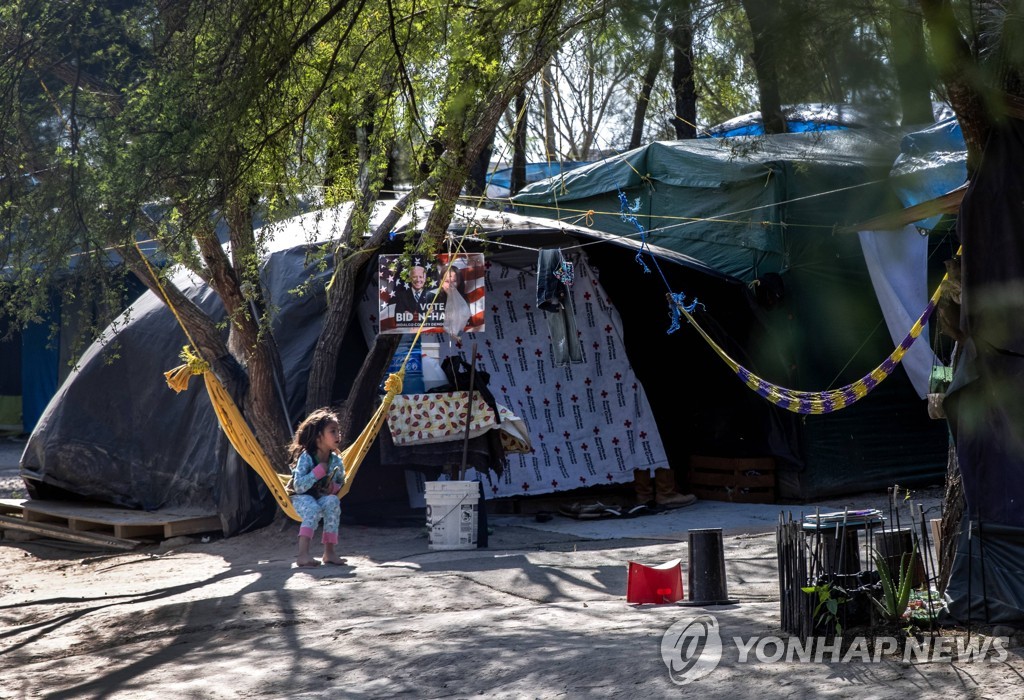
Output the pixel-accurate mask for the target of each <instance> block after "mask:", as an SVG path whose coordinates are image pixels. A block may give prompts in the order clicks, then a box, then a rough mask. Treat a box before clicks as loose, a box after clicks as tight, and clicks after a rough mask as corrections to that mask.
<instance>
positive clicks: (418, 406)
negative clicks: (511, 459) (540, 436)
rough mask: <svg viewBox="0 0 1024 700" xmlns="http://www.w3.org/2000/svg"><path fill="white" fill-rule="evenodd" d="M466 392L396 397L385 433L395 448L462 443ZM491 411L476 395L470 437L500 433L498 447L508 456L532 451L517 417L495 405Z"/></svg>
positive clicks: (523, 427)
mask: <svg viewBox="0 0 1024 700" xmlns="http://www.w3.org/2000/svg"><path fill="white" fill-rule="evenodd" d="M468 404H469V392H466V391H451V392H443V393H433V394H399V395H398V396H396V397H395V400H394V401H393V402H392V403H391V410H390V411H388V429H389V430H390V431H391V439H392V441H393V442H394V443H395V445H396V446H400V447H401V446H405V445H413V444H426V443H434V442H448V441H451V440H462V439H464V438H465V436H466V409H467V406H468ZM497 406H498V415H499V416H500V417H501V421H500V422H499V421H498V420H496V417H495V413H494V409H492V408H491V407H490V406H488V405H487V403H486V402H485V401H484V400H483V399H481V398H480V397H479V395H475V396H474V397H473V409H472V415H471V417H470V422H469V436H470V437H478V436H480V435H483V434H484V433H486V432H487V431H488V430H495V429H497V430H499V431H500V432H501V443H502V446H503V447H504V448H505V452H508V453H529V452H531V451H532V450H533V448H532V446H531V444H530V434H529V431H528V430H527V428H526V425H525V424H524V423H523V421H522V419H520V418H519V416H517V415H515V414H514V413H512V411H510V410H509V409H508V408H506V407H505V406H502V405H501V404H497Z"/></svg>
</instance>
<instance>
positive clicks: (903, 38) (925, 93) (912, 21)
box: [891, 0, 935, 125]
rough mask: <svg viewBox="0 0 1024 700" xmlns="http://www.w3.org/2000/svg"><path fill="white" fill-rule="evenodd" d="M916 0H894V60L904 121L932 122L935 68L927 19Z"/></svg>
mask: <svg viewBox="0 0 1024 700" xmlns="http://www.w3.org/2000/svg"><path fill="white" fill-rule="evenodd" d="M917 9H918V8H917V7H912V0H892V8H891V24H892V64H893V69H894V70H895V72H896V82H897V83H898V84H899V90H900V107H901V109H902V112H903V119H902V123H903V124H904V125H907V124H931V123H932V122H933V121H934V120H935V115H934V114H933V113H932V95H931V71H929V70H928V69H927V68H926V66H927V65H928V57H927V55H926V53H925V45H924V22H923V20H922V18H921V14H920V13H919V12H918V11H917Z"/></svg>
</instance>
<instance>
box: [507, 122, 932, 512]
mask: <svg viewBox="0 0 1024 700" xmlns="http://www.w3.org/2000/svg"><path fill="white" fill-rule="evenodd" d="M898 153H899V141H898V137H897V136H896V135H890V134H886V133H881V132H876V131H873V130H853V129H851V130H846V131H833V132H825V133H805V134H783V135H777V136H767V137H765V136H759V137H740V138H730V139H699V140H691V141H673V142H656V143H652V144H650V145H648V146H644V147H642V148H639V149H636V150H633V151H630V152H628V153H625V154H623V155H621V156H617V157H613V158H609V159H606V160H604V161H601V162H598V163H594V164H591V165H588V166H585V167H582V168H579V169H576V170H573V171H572V172H568V173H564V174H562V175H560V176H558V177H555V178H551V179H548V180H544V181H541V182H538V183H534V184H533V185H531V186H529V187H527V188H526V189H524V190H523V191H522V192H520V193H519V194H518V195H517V196H516V197H514V198H513V203H514V204H515V206H516V211H517V212H518V213H522V214H527V215H541V216H547V217H550V218H557V219H560V220H562V221H572V222H574V223H578V224H586V225H588V226H591V227H592V228H595V229H598V230H600V231H604V232H607V233H611V234H615V235H620V236H629V237H631V238H633V239H634V240H638V239H639V238H640V231H639V228H638V226H639V227H642V228H643V229H644V236H645V238H646V241H647V242H648V243H650V244H651V245H654V246H657V247H659V248H664V249H667V250H671V251H675V252H678V253H682V254H684V255H687V256H690V257H692V258H695V259H697V260H699V261H701V262H703V263H705V264H707V265H709V266H710V267H712V268H714V269H716V270H718V271H719V272H721V273H724V274H725V275H727V276H729V277H731V278H733V279H734V280H735V281H737V282H742V283H744V284H737V285H734V286H733V287H731V288H732V289H734V290H735V289H737V288H738V289H739V290H741V291H740V292H739V293H737V292H735V291H734V292H731V293H730V294H731V296H727V297H723V296H720V295H717V293H716V292H715V291H714V290H715V289H716V288H717V287H718V286H720V285H718V283H712V282H711V280H710V278H709V277H708V276H702V275H699V274H694V275H691V276H689V277H688V278H687V279H685V280H681V281H680V284H682V285H684V286H682V287H677V288H674V289H672V290H671V291H674V292H684V293H686V294H687V297H688V298H689V299H693V298H697V299H699V300H700V301H701V302H703V303H704V304H705V311H704V312H703V313H704V316H705V318H706V319H707V321H708V323H709V324H711V326H712V327H713V328H715V327H717V328H716V333H717V337H718V339H719V340H720V342H721V343H723V344H724V345H725V347H726V348H727V349H728V350H729V351H730V353H733V356H734V357H735V359H737V360H738V361H740V362H741V364H744V365H745V366H747V367H748V368H750V369H752V370H753V371H755V372H757V373H758V374H761V375H762V376H764V377H765V378H766V379H768V380H770V381H772V382H774V383H777V384H780V385H783V386H787V387H789V388H794V389H803V390H810V391H817V390H824V389H833V388H837V387H840V386H843V385H845V384H848V383H850V382H852V381H854V380H856V379H859V378H861V377H862V376H863V375H864V374H866V373H867V372H868V371H870V370H871V369H872V368H874V367H875V366H876V365H878V364H879V363H880V362H881V361H882V360H883V359H884V358H885V357H886V355H888V354H889V352H891V351H892V348H893V342H892V340H891V339H890V338H889V335H888V332H887V330H886V327H885V323H884V322H883V319H882V313H881V310H880V307H879V304H878V301H877V299H876V297H875V293H874V290H873V287H872V285H871V281H870V278H869V275H868V271H867V266H866V264H865V262H864V257H863V254H862V252H861V248H860V242H859V240H858V238H857V234H856V233H855V232H849V231H845V230H844V229H843V227H844V226H847V225H850V224H853V223H855V222H857V221H863V220H865V219H868V218H870V217H872V216H875V215H878V214H880V213H882V212H886V211H892V210H894V209H898V208H899V207H900V204H899V202H898V200H897V199H896V197H895V195H894V194H893V191H892V189H891V187H890V184H889V181H888V173H889V170H890V168H891V167H892V164H893V161H894V160H895V158H896V156H897V154H898ZM623 198H624V199H625V200H626V202H627V203H628V208H627V209H625V210H624V209H623V206H622V199H623ZM624 213H625V214H626V215H625V216H624V215H623V214H624ZM631 217H635V219H634V218H631ZM626 262H627V261H626V259H622V262H621V263H620V262H618V260H617V261H616V262H615V263H614V268H613V269H612V270H609V269H608V267H607V266H606V267H605V268H603V272H604V275H603V277H602V281H603V282H604V283H605V284H606V285H609V287H610V288H612V287H614V286H615V284H614V282H609V280H608V277H609V275H613V276H615V275H618V276H628V277H630V278H633V277H635V276H636V273H635V271H633V270H628V271H627V270H626V269H625V267H623V266H624V265H625V264H626ZM636 267H639V266H636ZM644 277H648V278H649V277H654V278H657V277H658V275H657V273H656V272H655V273H654V274H652V275H641V276H640V277H638V278H636V282H637V284H640V283H641V281H642V278H644ZM936 281H937V280H936ZM649 282H650V280H648V283H649ZM655 282H656V283H655V284H649V286H651V292H652V294H651V296H649V297H648V300H647V301H646V302H645V303H644V304H643V305H637V304H636V303H633V304H632V306H631V308H634V309H636V311H634V312H632V313H633V317H634V323H635V324H636V331H635V333H641V332H647V333H650V334H651V335H650V342H649V343H647V347H649V348H656V349H655V350H653V351H652V352H656V353H658V354H659V356H658V357H649V358H637V357H634V358H632V360H633V364H634V366H637V367H639V366H643V365H644V364H645V363H646V364H648V365H650V364H652V361H653V363H654V364H656V365H660V368H661V369H660V371H661V372H662V374H663V375H664V376H665V377H667V378H668V379H663V380H662V382H661V385H662V386H663V387H664V396H663V397H662V399H661V405H660V406H659V405H658V400H657V397H654V398H652V404H653V405H654V410H655V411H656V412H659V411H660V413H661V414H662V415H660V416H659V426H661V432H662V437H663V439H664V440H665V441H666V443H667V444H666V447H667V449H668V450H669V452H670V457H671V458H673V459H674V460H675V461H676V462H677V463H678V462H680V461H687V460H689V458H690V457H691V456H693V455H695V454H711V455H713V456H724V457H752V456H766V455H771V456H775V457H776V459H777V461H778V469H779V472H778V493H779V495H780V496H781V497H782V498H784V499H794V500H804V499H810V498H818V497H821V496H826V495H830V494H839V493H850V492H853V491H857V490H866V489H872V488H884V487H886V486H890V485H893V484H896V483H898V484H901V485H913V484H923V483H934V482H937V481H940V480H941V477H942V474H943V473H944V469H945V461H946V449H947V434H946V428H945V425H944V423H943V422H942V421H934V420H930V419H929V418H928V416H927V409H926V404H925V402H924V401H923V400H921V398H920V397H919V396H918V395H917V393H916V392H915V391H914V389H913V388H912V387H911V385H910V382H909V380H908V379H907V378H906V376H905V374H904V373H903V372H902V370H901V371H897V372H896V373H895V374H894V375H893V376H892V377H891V378H890V379H888V380H887V381H885V382H883V383H882V384H880V385H879V387H878V388H877V389H875V390H874V391H873V392H872V393H871V394H870V395H869V396H868V397H867V398H866V399H863V400H861V401H860V402H858V403H857V404H855V405H853V406H852V407H849V408H846V409H843V410H841V411H838V412H835V413H831V414H827V415H811V416H795V415H794V414H788V412H786V411H782V410H781V409H778V408H775V407H774V406H772V405H771V404H768V403H767V402H766V401H764V400H762V399H760V398H759V397H757V396H755V395H753V394H752V392H750V391H749V390H748V389H746V388H745V387H743V386H742V385H741V384H740V383H739V381H738V380H737V379H736V378H735V376H734V375H732V374H731V372H729V371H728V370H724V364H723V363H722V362H721V360H720V359H718V358H717V356H716V355H714V353H712V352H710V351H709V350H708V349H707V346H706V343H704V342H703V341H702V340H701V339H699V337H697V334H696V333H695V332H693V331H692V329H688V328H685V327H684V328H683V329H681V330H680V331H679V332H676V333H674V334H673V335H671V336H668V340H664V339H661V338H655V337H654V334H655V333H659V332H660V333H663V330H661V331H659V330H657V329H655V328H651V327H652V326H658V327H660V328H661V329H665V328H666V327H667V325H668V323H667V320H666V319H667V316H666V307H665V305H664V302H663V301H662V302H659V300H658V297H657V295H656V294H655V289H654V288H655V287H657V286H658V283H660V280H655ZM634 286H635V285H634ZM769 286H771V287H772V288H773V289H776V290H777V291H780V292H781V293H782V297H781V299H780V300H778V301H777V302H776V303H774V304H773V303H771V302H772V300H771V299H770V298H769V299H766V298H765V297H764V294H763V292H765V291H766V290H767V289H768V288H769ZM636 288H639V287H636ZM665 291H669V290H667V289H664V288H662V289H661V290H660V292H661V297H662V299H663V298H664V292H665ZM759 292H761V293H762V294H760V302H761V303H759V302H758V299H759ZM623 293H626V292H625V290H624V291H623ZM617 303H618V304H619V305H620V308H623V307H622V300H621V299H620V300H617ZM922 309H923V303H922ZM623 315H624V316H626V314H625V312H624V314H623ZM639 318H644V319H645V320H644V321H643V322H642V324H641V323H640V322H639V321H638V320H637V319H639ZM624 323H629V321H628V320H624ZM627 330H628V329H627ZM907 330H909V328H908V329H907ZM626 340H627V344H628V343H629V340H630V339H629V335H628V333H627V338H626ZM919 342H926V343H927V342H930V341H929V339H928V338H924V337H923V338H922V339H921V341H919ZM636 352H643V351H639V350H638V351H636ZM715 363H717V365H719V367H716V366H715ZM645 385H647V386H649V385H650V382H649V381H645ZM744 392H745V393H746V394H747V396H742V397H741V395H742V394H744ZM751 396H753V399H751V398H750V397H751ZM669 416H671V418H669ZM666 434H669V435H666ZM673 441H674V443H675V444H674V445H673V444H672V443H673Z"/></svg>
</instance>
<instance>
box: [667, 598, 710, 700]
mask: <svg viewBox="0 0 1024 700" xmlns="http://www.w3.org/2000/svg"><path fill="white" fill-rule="evenodd" d="M661 659H662V661H664V662H665V665H666V666H668V675H669V678H671V679H672V682H673V683H675V684H677V685H686V684H687V683H693V682H694V681H696V680H699V679H701V678H703V677H704V676H706V675H708V674H709V673H711V672H712V671H714V670H715V668H717V667H718V662H719V661H721V660H722V636H721V635H720V634H719V632H718V619H717V618H715V617H714V616H713V615H701V616H699V617H695V618H686V619H683V620H679V621H677V622H675V623H674V624H673V625H672V626H671V627H669V628H668V629H667V630H665V634H664V635H663V636H662V638H661Z"/></svg>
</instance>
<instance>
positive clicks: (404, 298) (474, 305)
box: [379, 253, 486, 337]
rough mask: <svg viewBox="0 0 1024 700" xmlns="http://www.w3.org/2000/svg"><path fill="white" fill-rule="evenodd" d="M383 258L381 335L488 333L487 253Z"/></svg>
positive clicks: (380, 281)
mask: <svg viewBox="0 0 1024 700" xmlns="http://www.w3.org/2000/svg"><path fill="white" fill-rule="evenodd" d="M406 261H407V262H406V265H407V266H408V269H406V268H405V266H403V262H402V256H401V255H381V256H379V265H380V273H379V274H380V276H379V283H380V284H379V289H380V323H379V331H380V332H381V333H415V332H416V331H418V330H419V329H420V326H422V327H423V332H424V333H448V334H449V335H453V336H456V337H458V336H459V335H461V334H462V333H481V332H483V331H484V330H485V328H484V309H485V302H486V299H485V286H484V274H485V272H486V270H485V268H484V254H483V253H456V254H449V253H440V254H438V255H436V256H434V257H420V256H413V258H412V259H411V260H410V259H408V258H406Z"/></svg>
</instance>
